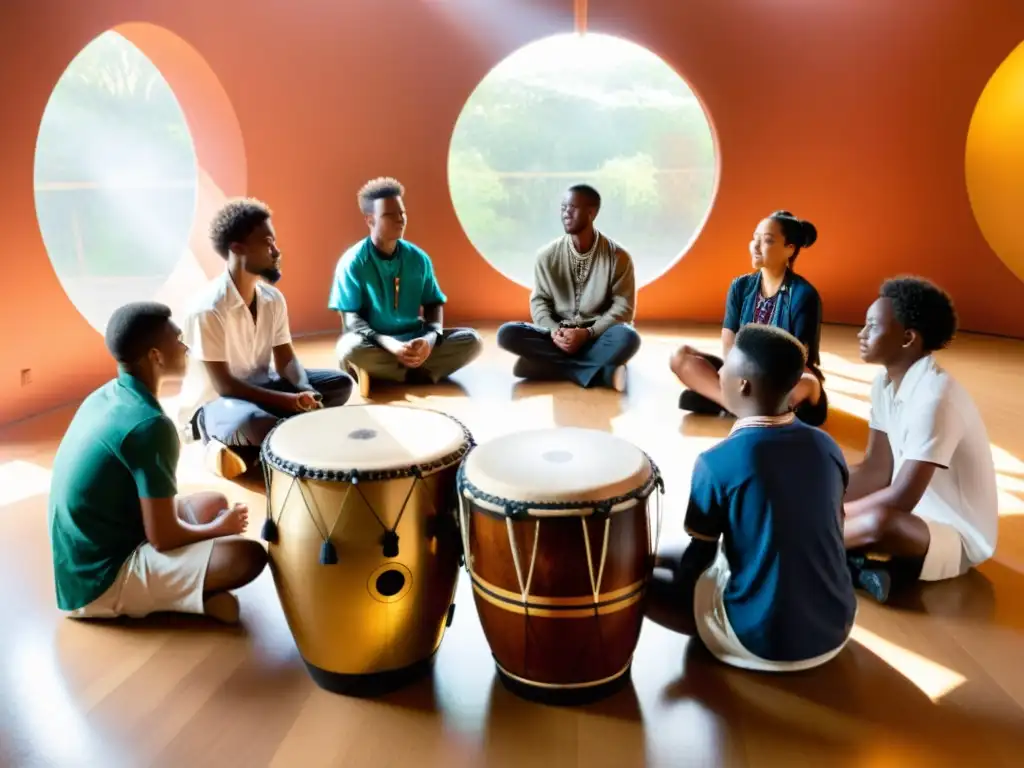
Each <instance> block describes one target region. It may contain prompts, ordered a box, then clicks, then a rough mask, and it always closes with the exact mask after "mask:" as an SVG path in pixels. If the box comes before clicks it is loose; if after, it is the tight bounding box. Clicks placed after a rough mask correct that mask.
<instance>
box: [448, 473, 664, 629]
mask: <svg viewBox="0 0 1024 768" xmlns="http://www.w3.org/2000/svg"><path fill="white" fill-rule="evenodd" d="M644 456H645V457H646V458H647V461H648V463H649V464H650V466H651V475H650V477H648V479H647V481H646V482H645V483H644V484H643V485H642V486H641V487H640V488H638V489H635V490H633V491H630V492H629V493H626V494H622V495H620V496H616V497H614V498H612V499H606V500H603V501H600V502H596V501H566V502H529V503H528V504H522V503H518V502H513V501H509V500H508V499H503V498H499V497H497V496H494V495H492V494H488V493H484V492H482V491H481V490H480V489H479V488H477V487H476V486H474V485H473V484H472V483H470V482H469V481H468V480H466V478H465V467H466V464H465V462H463V464H462V466H460V467H459V472H458V475H457V476H456V477H457V480H456V483H457V488H458V512H459V529H460V534H461V538H462V549H463V557H464V564H465V567H466V572H467V573H469V575H470V578H472V579H473V580H474V581H475V578H476V575H475V574H474V573H473V568H472V564H471V562H470V560H471V557H470V542H469V538H470V537H469V520H470V517H469V516H468V515H467V513H466V495H467V494H466V493H464V491H465V490H469V492H470V493H469V495H471V496H472V497H473V498H474V499H478V500H481V501H488V502H490V503H491V504H494V505H495V506H504V507H505V510H506V515H505V526H506V529H507V530H508V543H509V549H510V550H511V551H512V563H513V565H514V566H515V570H516V580H517V581H518V582H519V590H520V593H521V595H522V600H523V603H522V607H523V610H524V611H525V615H526V618H527V619H529V618H530V603H529V597H530V586H531V584H532V582H533V569H534V565H535V563H536V561H537V546H538V542H539V541H540V524H541V521H540V520H537V521H536V525H535V527H534V534H533V548H532V554H531V556H530V567H529V570H528V572H527V575H526V579H525V580H524V579H523V568H522V564H521V561H520V558H519V547H518V546H517V545H516V543H515V535H514V528H513V524H512V523H513V520H516V521H522V520H523V519H525V518H527V517H529V511H530V509H538V510H539V509H585V508H588V507H590V508H593V509H594V511H595V515H594V516H595V517H598V519H603V520H604V537H603V544H602V547H601V560H600V563H599V565H598V572H597V575H596V577H595V574H594V562H593V555H592V552H591V547H590V532H589V529H588V527H587V518H586V517H584V516H580V522H581V523H582V525H583V541H584V546H585V547H586V553H587V571H588V576H589V577H590V587H591V590H592V591H593V595H594V605H593V611H594V615H595V616H597V615H598V613H599V610H600V608H601V603H600V602H599V597H600V593H601V584H602V582H603V581H604V567H605V561H606V559H607V555H608V538H609V535H610V531H611V517H610V514H611V509H612V508H613V507H615V506H617V505H618V504H621V503H623V502H625V501H631V500H633V499H637V498H647V497H649V496H651V495H652V494H653V495H654V496H655V509H656V513H655V517H656V519H657V527H656V528H655V531H656V532H653V541H652V538H651V537H652V530H651V528H652V526H650V525H648V526H647V537H648V538H647V542H648V547H649V548H650V552H651V553H652V564H653V558H654V556H655V555H656V554H657V551H658V543H659V542H660V540H661V529H662V520H663V518H662V505H661V499H662V494H663V493H664V492H665V481H664V478H663V477H662V475H661V471H660V470H659V469H658V465H657V464H656V463H655V462H654V460H653V459H652V458H651V457H650V456H649V455H648V454H647V453H644ZM599 508H600V511H599Z"/></svg>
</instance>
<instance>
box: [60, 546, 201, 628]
mask: <svg viewBox="0 0 1024 768" xmlns="http://www.w3.org/2000/svg"><path fill="white" fill-rule="evenodd" d="M214 544H215V541H214V540H213V539H207V540H206V541H199V542H196V543H195V544H188V545H186V546H184V547H178V548H177V549H172V550H169V551H167V552H160V551H158V550H156V549H154V548H153V545H152V544H150V543H148V542H146V543H143V544H141V545H139V547H138V548H137V549H136V550H135V551H134V552H132V554H131V555H130V556H129V557H128V559H127V560H125V562H124V564H123V565H122V566H121V569H120V570H119V571H118V572H117V578H116V579H114V583H113V584H111V585H110V587H109V588H108V589H107V591H106V592H104V593H103V594H102V595H100V596H99V597H98V598H96V599H95V600H93V602H91V603H90V604H89V605H87V606H85V607H84V608H79V609H77V610H74V611H70V612H68V614H67V615H68V616H69V617H71V618H75V619H103V618H114V617H116V616H130V617H132V618H141V617H143V616H146V615H148V614H150V613H158V612H173V613H198V614H201V613H204V612H205V611H204V608H203V585H204V583H205V581H206V569H207V566H209V564H210V556H211V555H212V554H213V546H214Z"/></svg>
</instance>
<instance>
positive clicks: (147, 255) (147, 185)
mask: <svg viewBox="0 0 1024 768" xmlns="http://www.w3.org/2000/svg"><path fill="white" fill-rule="evenodd" d="M197 190H198V171H197V161H196V152H195V147H194V146H193V142H192V136H191V134H190V133H189V129H188V125H187V123H186V121H185V115H184V114H183V112H182V109H181V107H180V105H179V104H178V101H177V99H176V98H175V96H174V94H173V93H172V91H171V88H170V85H168V83H167V81H166V80H165V79H164V77H163V76H162V75H161V74H160V72H159V70H157V68H156V67H155V66H154V64H153V63H152V62H151V61H150V60H149V59H148V58H147V57H146V56H145V55H144V54H143V53H142V51H140V50H139V49H138V48H137V47H136V46H134V45H133V44H132V43H131V42H129V40H128V39H127V38H125V37H124V36H123V35H121V34H118V33H117V32H113V31H110V32H105V33H103V34H102V35H100V36H99V37H97V38H96V39H95V40H93V41H92V42H91V43H89V44H88V45H87V46H86V47H85V48H83V49H82V51H81V52H80V53H79V54H78V55H77V56H76V57H75V58H74V59H73V60H72V62H71V63H70V64H69V65H68V68H67V69H66V70H65V71H64V74H63V75H62V76H61V78H60V80H59V81H58V82H57V85H56V87H55V88H54V89H53V93H52V94H51V95H50V100H49V102H48V103H47V105H46V111H45V112H44V113H43V118H42V123H41V125H40V129H39V138H38V141H37V144H36V155H35V200H36V215H37V217H38V219H39V227H40V230H41V233H42V237H43V242H44V243H45V245H46V250H47V253H48V254H49V256H50V261H51V262H52V263H53V268H54V270H55V272H56V274H57V277H58V279H59V280H60V282H61V285H62V286H63V288H64V291H65V292H66V293H67V295H68V297H69V298H70V299H71V301H72V302H73V303H74V305H75V307H76V308H77V309H78V311H79V312H80V313H81V314H82V316H83V317H85V319H86V320H87V321H88V322H89V324H90V325H92V326H93V327H94V328H96V329H97V330H99V331H100V332H103V331H104V330H105V328H106V324H107V320H108V319H109V318H110V315H111V313H112V312H113V311H114V310H115V309H116V308H117V307H118V306H120V305H121V304H124V303H127V302H129V301H162V302H164V303H166V304H169V305H171V307H172V309H174V310H175V311H177V310H178V309H179V307H180V306H181V305H182V303H183V302H184V300H185V299H186V298H187V292H188V291H190V290H191V289H192V288H194V287H195V283H194V281H193V280H192V279H191V277H192V273H191V272H188V271H187V270H186V269H185V267H186V266H187V264H188V262H190V261H194V260H193V259H186V257H187V256H189V253H190V252H189V236H190V234H191V231H192V224H193V220H194V217H195V210H196V199H197ZM179 273H181V274H179ZM199 277H200V279H201V278H202V275H201V273H200V275H199ZM185 278H189V279H185Z"/></svg>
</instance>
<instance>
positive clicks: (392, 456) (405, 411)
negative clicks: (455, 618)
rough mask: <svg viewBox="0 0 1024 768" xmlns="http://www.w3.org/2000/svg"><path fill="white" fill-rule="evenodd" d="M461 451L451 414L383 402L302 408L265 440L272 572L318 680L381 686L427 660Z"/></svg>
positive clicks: (437, 628)
mask: <svg viewBox="0 0 1024 768" xmlns="http://www.w3.org/2000/svg"><path fill="white" fill-rule="evenodd" d="M471 445H472V437H471V436H470V434H469V432H468V431H467V430H466V429H465V428H464V427H463V426H462V425H461V424H460V423H459V422H457V421H456V420H455V419H453V418H451V417H450V416H447V415H445V414H443V413H439V412H436V411H430V410H426V409H419V408H410V407H404V406H392V405H350V406H345V407H342V408H328V409H324V410H317V411H312V412H310V413H304V414H300V415H298V416H295V417H293V418H290V419H288V420H287V421H283V422H281V423H280V424H278V425H277V426H276V427H275V428H274V430H273V431H272V432H271V433H270V434H269V435H268V437H267V439H266V441H264V444H263V450H262V455H263V465H264V472H265V475H266V485H267V521H266V522H265V524H264V536H263V537H264V539H266V540H267V541H268V554H269V559H270V569H271V572H272V574H273V578H274V584H275V586H276V588H277V593H278V597H279V598H280V600H281V606H282V608H283V610H284V614H285V617H286V619H287V621H288V626H289V628H290V630H291V633H292V636H293V637H294V638H295V643H296V645H297V646H298V650H299V653H300V654H301V656H302V658H303V660H304V661H305V663H306V667H307V669H308V670H309V673H310V675H311V676H312V677H313V679H314V680H315V681H316V683H317V684H318V685H320V686H321V687H323V688H325V689H327V690H331V691H335V692H339V693H363V692H367V693H368V692H379V691H384V690H388V689H392V688H394V687H396V686H397V685H401V684H403V683H405V682H406V681H407V680H409V679H410V678H411V677H413V676H415V675H416V674H417V673H419V672H422V671H425V670H426V669H427V668H428V667H429V665H430V663H431V661H432V658H433V655H434V653H435V652H436V651H437V649H438V647H439V646H440V644H441V639H442V637H443V636H444V632H445V628H446V627H447V626H448V625H449V624H450V623H451V619H452V613H453V610H454V607H455V606H454V602H453V600H454V597H455V587H456V583H457V579H458V571H459V558H460V554H461V551H460V550H461V546H460V541H459V533H458V527H457V525H456V521H455V514H454V510H455V507H456V492H455V489H456V482H455V481H456V473H457V471H458V467H459V465H460V463H461V462H462V459H463V456H464V455H465V454H466V452H467V450H469V448H470V447H471Z"/></svg>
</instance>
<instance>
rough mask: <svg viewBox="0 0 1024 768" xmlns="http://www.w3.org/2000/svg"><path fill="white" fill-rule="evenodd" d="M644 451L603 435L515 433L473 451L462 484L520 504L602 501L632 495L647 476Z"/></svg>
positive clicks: (560, 430)
mask: <svg viewBox="0 0 1024 768" xmlns="http://www.w3.org/2000/svg"><path fill="white" fill-rule="evenodd" d="M651 471H652V470H651V464H650V462H649V461H648V460H647V457H646V456H645V455H644V453H643V451H641V450H640V449H639V448H637V447H636V446H634V445H633V444H632V443H630V442H628V441H626V440H623V439H622V438H619V437H615V435H612V434H609V433H608V432H601V431H599V430H595V429H579V428H576V427H562V428H558V429H539V430H530V431H526V432H517V433H513V434H510V435H504V436H502V437H499V438H496V439H494V440H489V441H487V442H486V443H483V444H481V445H479V446H477V447H476V448H474V449H473V450H472V451H471V452H470V454H469V456H468V457H467V458H466V460H465V463H464V465H463V472H464V473H465V479H466V480H467V481H469V482H470V483H472V484H473V485H475V486H476V487H477V488H479V489H480V490H481V491H482V492H484V493H489V494H492V495H494V496H497V497H499V498H502V499H508V500H509V501H520V502H545V501H550V502H572V501H602V500H604V499H611V498H615V497H616V496H622V495H624V494H626V493H629V492H630V491H635V490H637V489H638V488H640V487H641V486H643V484H644V483H645V482H646V481H647V479H648V478H649V477H650V475H651Z"/></svg>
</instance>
